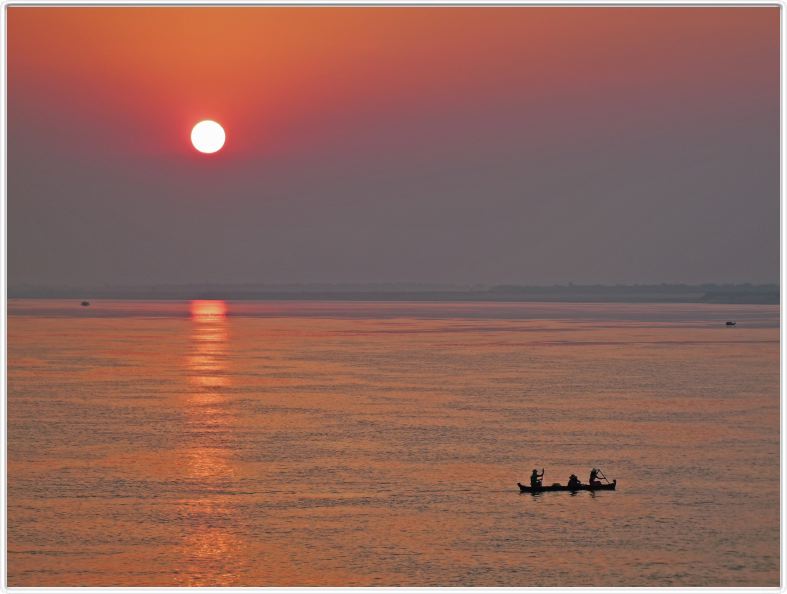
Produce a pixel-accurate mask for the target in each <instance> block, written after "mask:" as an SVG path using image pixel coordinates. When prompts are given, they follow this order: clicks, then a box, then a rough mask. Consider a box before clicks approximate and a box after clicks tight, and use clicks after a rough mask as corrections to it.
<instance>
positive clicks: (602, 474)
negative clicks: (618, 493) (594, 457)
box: [598, 468, 609, 482]
mask: <svg viewBox="0 0 787 594" xmlns="http://www.w3.org/2000/svg"><path fill="white" fill-rule="evenodd" d="M598 473H599V474H600V475H601V478H603V479H604V480H605V481H607V482H609V479H608V478H607V477H605V476H604V473H603V472H601V469H600V468H599V469H598Z"/></svg>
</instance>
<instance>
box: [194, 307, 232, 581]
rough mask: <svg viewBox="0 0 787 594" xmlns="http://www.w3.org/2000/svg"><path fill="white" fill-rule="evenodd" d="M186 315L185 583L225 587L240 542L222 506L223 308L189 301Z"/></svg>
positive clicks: (226, 446) (227, 443)
mask: <svg viewBox="0 0 787 594" xmlns="http://www.w3.org/2000/svg"><path fill="white" fill-rule="evenodd" d="M189 311H190V314H191V320H192V322H193V324H192V330H191V349H190V352H189V354H188V355H187V357H186V370H187V378H188V385H189V386H191V389H190V391H189V393H188V397H187V405H186V407H185V410H186V415H187V424H188V434H189V435H188V440H189V447H188V448H187V450H186V451H184V452H183V462H184V473H185V476H186V477H187V479H189V480H190V481H196V485H195V489H196V490H197V492H198V494H195V495H194V496H193V497H191V498H188V499H185V500H184V501H183V502H182V505H183V508H184V514H185V515H186V516H188V517H191V518H193V519H194V520H195V521H194V522H193V523H192V524H191V525H190V526H189V530H188V532H187V534H186V535H185V536H184V540H183V547H184V549H185V550H186V558H188V559H191V560H192V561H193V567H189V568H185V569H186V571H185V575H187V576H190V578H189V579H188V580H187V583H186V584H184V585H194V586H197V585H199V586H226V585H230V584H232V583H233V582H234V579H233V576H232V574H231V573H230V574H225V573H224V572H222V571H220V568H221V567H223V566H224V565H225V564H228V563H229V561H228V559H229V556H230V555H231V551H232V550H233V549H236V548H237V547H238V546H240V545H241V544H242V543H240V542H238V539H237V537H236V536H235V535H234V534H233V532H232V530H230V529H229V527H230V526H231V525H232V524H233V523H234V522H235V521H236V520H237V518H235V517H234V514H233V507H232V506H231V505H229V506H228V505H227V504H226V493H227V491H229V490H231V489H232V481H233V480H234V477H235V468H234V464H233V450H232V436H233V416H232V413H231V410H229V407H228V405H229V396H228V393H227V391H228V389H229V388H230V387H231V381H230V376H229V373H228V369H227V363H228V358H229V353H228V345H229V339H230V335H229V328H228V320H227V305H226V303H225V302H224V301H192V302H191V304H190V307H189ZM220 494H221V495H220ZM221 498H224V502H223V503H220V502H219V499H221ZM217 524H218V526H217ZM225 526H226V527H225ZM217 577H218V578H220V581H219V582H216V581H215V579H216V578H217Z"/></svg>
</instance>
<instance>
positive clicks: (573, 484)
mask: <svg viewBox="0 0 787 594" xmlns="http://www.w3.org/2000/svg"><path fill="white" fill-rule="evenodd" d="M581 484H582V483H581V482H580V480H579V479H578V478H577V475H576V474H572V475H571V476H570V477H568V487H569V489H578V488H579V486H580V485H581Z"/></svg>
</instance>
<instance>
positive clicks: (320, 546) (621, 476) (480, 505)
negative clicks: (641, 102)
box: [8, 300, 779, 586]
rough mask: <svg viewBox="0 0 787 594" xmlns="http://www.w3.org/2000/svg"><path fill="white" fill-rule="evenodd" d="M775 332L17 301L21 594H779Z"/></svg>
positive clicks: (517, 316)
mask: <svg viewBox="0 0 787 594" xmlns="http://www.w3.org/2000/svg"><path fill="white" fill-rule="evenodd" d="M225 313H226V315H225ZM778 316H779V312H778V308H777V307H776V306H731V305H646V304H638V305H622V304H592V305H591V304H588V305H582V304H532V303H530V304H482V303H461V304H460V303H449V304H427V303H328V302H319V303H317V302H300V303H298V302H237V303H235V302H228V303H226V304H225V303H223V302H192V303H188V302H142V301H125V302H124V301H104V302H100V301H99V302H95V303H93V304H92V305H91V306H90V307H80V306H79V303H78V302H73V301H45V300H35V301H33V300H30V301H26V300H11V301H10V302H9V317H8V430H9V443H8V457H9V483H8V572H9V585H11V586H34V585H35V586H82V585H84V586H105V585H126V586H134V585H139V586H153V585H162V586H165V585H192V586H263V585H284V586H287V585H431V586H435V585H446V586H449V585H479V586H539V585H544V586H550V585H564V586H580V585H586V586H587V585H628V586H661V585H706V586H718V585H724V586H743V585H757V586H776V585H778V583H779V571H778V559H779V542H778V536H779V535H778V527H779V509H778V497H779V490H778V489H779V484H778V477H779V457H778V446H779V425H778V413H779V364H778V353H779V342H778V340H779V334H778V321H779V318H778ZM728 319H735V320H737V322H738V325H737V327H734V328H728V327H725V325H724V322H725V321H726V320H728ZM542 466H543V467H544V468H545V469H546V476H545V482H546V483H552V482H557V481H559V482H565V481H566V479H567V478H568V476H569V474H570V473H572V472H576V473H577V474H579V475H580V478H581V479H582V480H583V481H585V480H587V474H588V471H589V470H590V468H591V467H592V466H600V467H601V468H602V469H603V471H604V472H605V473H606V475H607V476H608V477H609V478H610V479H612V478H617V480H618V490H617V491H616V492H599V493H597V494H595V495H594V494H592V493H589V492H581V493H578V494H576V495H575V496H572V495H571V494H569V493H545V494H541V495H537V496H531V495H520V493H519V492H518V488H517V486H516V482H517V481H522V482H525V480H526V479H527V477H528V476H529V474H530V471H531V470H532V468H534V467H538V468H539V469H540V468H541V467H542Z"/></svg>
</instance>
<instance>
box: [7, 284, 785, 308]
mask: <svg viewBox="0 0 787 594" xmlns="http://www.w3.org/2000/svg"><path fill="white" fill-rule="evenodd" d="M8 297H9V298H12V299H13V298H53V299H236V300H240V299H248V300H251V299H255V300H331V301H338V300H342V301H570V302H630V303H643V302H652V303H742V304H743V303H748V304H756V303H762V304H778V303H779V285H774V284H770V285H752V284H748V283H747V284H702V285H685V284H658V285H575V284H568V285H552V286H524V285H495V286H491V287H486V286H481V285H475V286H472V287H467V286H465V287H461V286H450V285H449V286H446V285H419V284H396V283H380V284H355V285H341V284H336V285H330V284H314V285H310V284H303V285H297V284H295V285H292V284H291V285H269V286H265V285H211V284H202V285H171V286H162V285H155V286H147V287H140V286H137V287H108V286H106V287H92V288H90V287H57V288H46V287H32V286H28V287H15V288H9V290H8Z"/></svg>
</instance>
